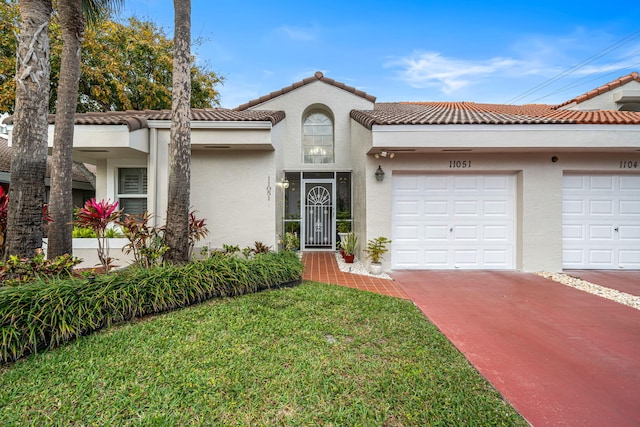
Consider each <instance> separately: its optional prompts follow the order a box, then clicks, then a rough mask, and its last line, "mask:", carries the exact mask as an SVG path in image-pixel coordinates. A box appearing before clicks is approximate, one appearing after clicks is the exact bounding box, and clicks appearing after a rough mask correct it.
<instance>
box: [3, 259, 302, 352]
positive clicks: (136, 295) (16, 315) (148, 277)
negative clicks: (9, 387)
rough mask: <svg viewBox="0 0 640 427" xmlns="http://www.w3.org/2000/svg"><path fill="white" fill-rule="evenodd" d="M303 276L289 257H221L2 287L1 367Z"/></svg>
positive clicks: (40, 280) (300, 266)
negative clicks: (113, 328)
mask: <svg viewBox="0 0 640 427" xmlns="http://www.w3.org/2000/svg"><path fill="white" fill-rule="evenodd" d="M302 270H303V265H302V263H301V262H300V260H299V259H298V257H297V256H296V255H295V254H292V253H289V252H281V253H263V254H259V255H256V256H255V257H254V258H252V259H244V258H240V257H229V256H222V255H220V256H212V257H210V258H207V259H206V260H203V261H196V262H192V263H189V264H186V265H182V266H175V265H165V266H159V267H154V268H139V267H131V268H129V269H127V270H124V271H117V272H115V273H112V274H109V275H101V276H98V277H96V278H95V280H94V281H92V282H87V280H84V279H67V280H61V279H56V280H51V281H44V280H42V279H37V280H36V281H34V282H32V283H29V284H25V285H22V286H17V287H4V288H0V363H6V362H9V361H12V360H15V359H18V358H20V357H23V356H25V355H28V354H30V353H33V352H36V351H39V350H41V349H45V348H49V347H55V346H58V345H60V344H61V343H64V342H66V341H69V340H73V339H75V338H77V337H79V336H81V335H84V334H87V333H89V332H92V331H95V330H98V329H100V328H103V327H107V326H110V325H113V324H116V323H120V322H123V321H128V320H130V319H133V318H137V317H141V316H146V315H150V314H154V313H160V312H164V311H168V310H174V309H177V308H180V307H186V306H188V305H191V304H195V303H198V302H201V301H205V300H208V299H211V298H217V297H228V296H236V295H242V294H247V293H251V292H257V291H259V290H263V289H269V288H274V287H279V286H282V285H285V284H290V283H297V282H299V281H300V279H301V276H302Z"/></svg>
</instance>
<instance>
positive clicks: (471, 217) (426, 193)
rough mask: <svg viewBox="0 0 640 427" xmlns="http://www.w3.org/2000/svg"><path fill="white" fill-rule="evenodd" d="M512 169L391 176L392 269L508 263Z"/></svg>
mask: <svg viewBox="0 0 640 427" xmlns="http://www.w3.org/2000/svg"><path fill="white" fill-rule="evenodd" d="M514 200H515V177H514V176H513V175H492V174H487V175H433V174H407V175H404V174H401V175H394V177H393V206H392V239H393V244H392V254H391V264H392V268H394V269H454V268H460V269H513V268H514V267H515V224H514V217H515V201H514Z"/></svg>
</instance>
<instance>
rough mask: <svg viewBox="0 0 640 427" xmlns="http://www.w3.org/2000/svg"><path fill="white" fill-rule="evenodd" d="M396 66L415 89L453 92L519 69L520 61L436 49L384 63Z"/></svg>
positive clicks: (520, 66) (403, 77)
mask: <svg viewBox="0 0 640 427" xmlns="http://www.w3.org/2000/svg"><path fill="white" fill-rule="evenodd" d="M386 65H387V66H388V67H399V68H400V71H399V73H400V77H401V79H402V80H404V81H406V82H407V83H408V84H409V85H411V86H412V87H415V88H426V87H438V88H439V89H440V90H441V91H442V92H444V93H447V94H449V93H453V92H455V91H457V90H460V89H462V88H464V87H466V86H469V85H471V84H473V83H474V82H476V81H478V80H481V79H483V78H485V77H486V76H489V75H495V74H496V73H499V72H500V73H504V72H509V71H510V70H513V69H515V68H518V69H521V68H522V66H523V62H522V61H519V60H516V59H513V58H491V59H487V60H481V61H471V60H465V59H457V58H447V57H444V56H442V55H441V54H440V53H437V52H416V53H414V54H413V55H411V56H409V57H404V58H399V59H396V60H393V61H390V62H388V63H387V64H386Z"/></svg>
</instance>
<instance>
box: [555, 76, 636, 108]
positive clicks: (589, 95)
mask: <svg viewBox="0 0 640 427" xmlns="http://www.w3.org/2000/svg"><path fill="white" fill-rule="evenodd" d="M634 80H635V81H637V82H640V74H638V72H637V71H634V72H633V73H631V74H627V75H626V76H622V77H618V78H617V79H615V80H613V81H611V82H609V83H607V84H605V85H602V86H600V87H599V88H596V89H593V90H590V91H589V92H587V93H583V94H582V95H580V96H578V97H575V98H573V99H570V100H569V101H566V102H563V103H562V104H560V105H558V106H557V107H556V108H562V107H564V106H565V105H569V104H574V103H575V104H580V103H581V102H584V101H587V100H589V99H591V98H595V97H596V96H598V95H602V94H603V93H606V92H609V91H610V90H613V89H615V88H617V87H620V86H622V85H625V84H627V83H629V82H632V81H634Z"/></svg>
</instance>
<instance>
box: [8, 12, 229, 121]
mask: <svg viewBox="0 0 640 427" xmlns="http://www.w3.org/2000/svg"><path fill="white" fill-rule="evenodd" d="M0 16H2V17H3V19H2V20H0V112H3V111H4V112H8V113H13V109H14V104H15V80H14V76H15V70H16V55H15V52H16V40H15V34H14V33H17V32H18V23H19V19H20V16H19V11H18V5H17V2H16V1H12V0H10V1H6V0H5V1H2V2H0ZM49 34H50V35H49V37H50V40H51V100H50V103H49V110H50V112H51V113H54V112H55V102H56V99H57V96H56V88H57V84H58V77H59V74H60V54H61V52H62V36H61V30H60V24H59V22H58V20H57V19H56V17H55V15H54V18H53V19H52V22H51V26H50V29H49ZM201 43H202V40H196V41H195V43H194V44H195V45H196V46H198V45H199V44H201ZM82 46H83V47H82V69H81V76H80V87H79V97H78V108H77V111H78V112H79V113H82V112H88V111H122V110H145V109H152V110H161V109H171V87H172V79H171V75H172V68H173V41H172V40H171V39H169V38H168V37H167V35H166V34H165V32H164V30H163V29H162V28H159V27H157V26H156V25H155V24H154V23H153V22H148V21H141V20H139V19H137V18H135V17H132V18H129V19H128V20H127V21H126V22H124V23H120V22H117V21H115V20H112V19H105V20H103V21H101V22H98V23H96V24H95V25H92V26H89V27H88V28H87V31H86V33H85V39H84V43H83V45H82ZM222 83H223V77H222V76H219V75H218V74H216V73H215V72H213V71H212V70H211V69H210V68H209V66H208V64H195V63H194V65H193V66H192V67H191V90H192V93H191V106H192V107H193V108H208V107H211V106H216V105H219V103H220V102H219V101H220V100H219V93H218V91H217V90H216V85H218V84H222Z"/></svg>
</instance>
